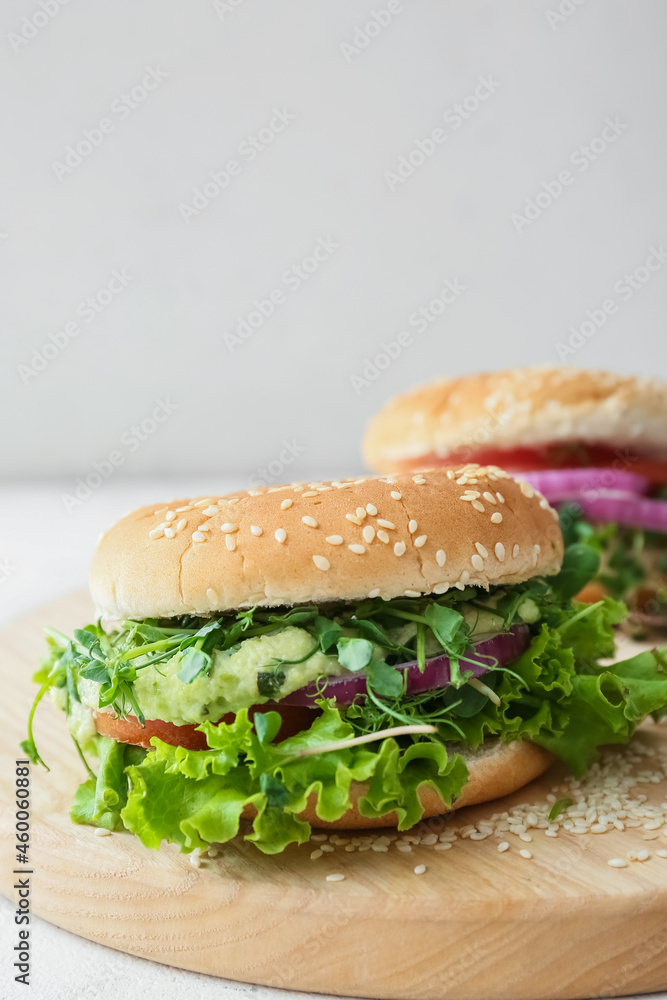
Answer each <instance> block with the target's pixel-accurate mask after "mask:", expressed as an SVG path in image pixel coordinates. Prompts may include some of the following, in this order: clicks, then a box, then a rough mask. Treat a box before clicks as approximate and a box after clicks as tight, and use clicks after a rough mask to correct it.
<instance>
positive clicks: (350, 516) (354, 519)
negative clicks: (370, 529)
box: [345, 514, 361, 525]
mask: <svg viewBox="0 0 667 1000" xmlns="http://www.w3.org/2000/svg"><path fill="white" fill-rule="evenodd" d="M345 517H346V518H347V519H348V521H352V524H358V525H361V521H360V520H359V518H358V517H357V515H356V514H346V515H345Z"/></svg>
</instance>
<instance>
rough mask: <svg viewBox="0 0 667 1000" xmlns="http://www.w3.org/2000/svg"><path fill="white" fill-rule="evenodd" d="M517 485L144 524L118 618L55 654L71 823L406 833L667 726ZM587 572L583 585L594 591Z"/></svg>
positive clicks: (416, 487)
mask: <svg viewBox="0 0 667 1000" xmlns="http://www.w3.org/2000/svg"><path fill="white" fill-rule="evenodd" d="M585 573H586V570H585V569H584V570H582V569H581V567H580V565H579V562H578V561H577V560H574V561H573V560H571V559H569V558H568V554H567V552H566V554H565V560H564V561H563V545H562V536H561V532H560V530H559V527H558V522H557V519H556V514H555V512H554V511H553V510H552V508H551V507H550V506H549V504H548V502H547V501H546V500H545V499H544V497H543V496H542V495H541V494H540V493H538V492H536V491H535V490H534V489H533V488H532V487H531V486H530V485H528V484H527V483H526V482H519V481H517V480H515V479H513V478H512V477H511V476H509V475H508V474H507V473H506V472H504V471H502V470H501V469H499V468H496V467H493V466H490V467H488V468H482V467H479V466H477V465H459V466H455V467H454V468H439V469H432V470H428V471H424V472H422V473H418V474H412V475H410V474H401V475H396V476H385V477H380V478H367V479H356V480H352V481H345V482H332V483H308V484H305V483H300V484H291V485H287V486H280V487H273V488H271V489H267V490H250V491H240V492H238V493H236V494H234V495H229V496H224V497H222V498H217V497H206V498H201V499H199V498H196V499H192V500H177V501H174V502H172V503H170V504H168V505H152V506H149V507H142V508H140V509H139V510H136V511H134V512H133V513H131V514H129V515H128V516H127V517H125V518H124V519H123V520H121V521H119V522H118V523H117V524H116V525H115V526H114V527H113V528H112V529H111V530H110V531H109V532H108V533H107V534H106V535H104V536H103V537H102V539H101V541H100V543H99V546H98V549H97V552H96V553H95V556H94V560H93V565H92V572H91V589H92V595H93V598H94V601H95V603H96V605H97V607H98V610H99V614H100V619H99V620H98V621H97V622H96V623H95V624H90V625H87V626H86V627H85V628H81V629H76V630H75V631H74V634H73V635H72V637H68V636H66V635H63V634H62V633H60V632H58V631H56V630H54V629H49V630H47V632H48V644H49V652H48V656H47V657H46V659H45V661H44V662H43V664H42V666H41V669H40V671H39V673H38V674H37V676H36V680H37V681H38V682H39V683H40V685H41V686H40V690H39V694H38V695H37V698H36V701H35V706H33V710H32V712H31V715H30V720H29V727H28V728H29V733H28V739H27V740H26V741H25V743H24V744H23V747H24V749H25V750H26V751H27V752H28V753H29V754H30V756H31V757H32V759H33V760H34V761H40V760H41V758H40V757H39V752H38V749H37V747H36V745H35V738H34V733H33V717H34V711H35V707H36V705H37V703H38V702H39V700H40V698H41V697H43V695H44V694H45V693H46V692H47V691H49V690H51V692H52V695H53V697H54V698H55V701H56V703H57V705H58V706H59V707H60V708H62V709H63V710H64V711H65V712H66V716H67V724H68V727H69V731H70V733H71V735H72V738H73V740H74V742H75V744H76V747H77V749H78V751H79V754H80V756H81V758H82V766H85V767H86V768H87V769H88V773H89V777H88V779H87V780H86V781H84V782H83V784H82V785H81V786H80V787H79V789H78V791H77V792H76V795H75V798H74V803H73V806H72V811H71V816H72V819H73V821H74V822H75V823H88V824H92V825H95V826H99V827H104V828H106V829H109V830H116V829H118V830H120V829H123V828H126V829H127V830H129V831H131V832H132V833H134V834H136V835H137V836H138V837H139V838H140V839H141V840H142V841H143V843H144V844H145V845H146V846H148V847H153V848H157V847H159V845H160V843H161V841H163V840H166V841H170V842H173V843H175V844H178V845H179V846H180V848H181V850H182V851H191V850H193V849H195V848H200V849H202V850H205V849H206V848H207V847H208V846H209V845H210V844H212V843H223V842H225V841H228V840H230V839H231V838H232V837H234V836H235V835H236V834H237V833H238V832H239V830H241V832H243V833H244V834H245V836H246V839H248V840H249V841H251V842H253V843H254V844H256V846H257V847H258V848H259V849H261V850H262V851H264V852H266V853H276V852H279V851H281V850H283V849H284V848H285V847H286V846H287V845H288V844H290V843H293V842H296V843H302V842H304V841H306V840H307V839H308V837H309V833H310V829H311V824H312V825H313V826H317V827H336V826H338V827H347V828H355V827H371V826H387V825H397V826H398V827H399V828H400V829H401V830H404V829H407V828H409V827H411V826H413V825H414V824H415V823H417V822H418V821H419V820H420V819H421V818H422V817H428V816H432V815H436V814H440V813H443V812H445V811H448V810H449V809H456V808H457V807H459V806H463V805H468V804H470V803H475V802H481V801H485V800H488V799H493V798H495V797H498V796H501V795H504V794H506V793H508V792H511V791H513V790H515V789H517V788H519V787H521V786H522V785H524V784H525V783H526V782H528V781H530V780H531V779H533V778H535V777H536V776H537V775H539V774H540V773H541V772H543V771H544V770H545V768H546V767H547V766H548V765H549V764H550V762H551V761H552V760H553V758H554V756H557V757H560V758H561V759H562V760H564V761H565V762H566V764H567V765H568V766H569V767H570V768H571V769H572V770H573V771H574V772H575V773H578V774H579V773H582V772H583V771H584V770H585V768H586V767H587V766H588V765H589V764H590V763H591V761H593V760H594V759H595V758H596V755H597V748H598V746H599V745H601V744H605V743H619V742H625V741H627V740H628V739H629V738H630V736H631V735H632V732H633V730H634V728H635V726H636V724H637V722H638V721H640V720H641V719H642V718H643V717H644V716H646V715H647V714H649V713H651V712H655V713H657V712H659V711H660V710H661V709H662V707H663V706H664V705H665V704H666V703H667V650H664V651H663V653H662V654H661V653H660V652H648V653H643V654H641V655H640V656H638V657H635V658H634V659H632V660H629V661H627V662H626V663H621V664H616V665H615V666H613V667H602V666H599V665H598V660H599V658H600V657H608V656H610V655H611V654H612V652H613V645H614V644H613V631H612V625H613V624H614V623H615V622H617V621H618V620H619V619H620V617H622V615H623V613H624V608H623V606H622V605H621V604H620V603H618V602H616V601H614V600H613V599H612V598H610V597H605V599H604V600H601V601H599V602H598V603H596V604H594V605H584V604H578V603H576V602H573V601H572V595H573V594H575V593H576V592H577V591H578V590H579V589H580V588H581V586H582V585H583V584H584V583H585V582H586V580H585ZM582 574H583V575H582Z"/></svg>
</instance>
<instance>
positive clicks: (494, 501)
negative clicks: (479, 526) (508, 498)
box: [482, 490, 497, 504]
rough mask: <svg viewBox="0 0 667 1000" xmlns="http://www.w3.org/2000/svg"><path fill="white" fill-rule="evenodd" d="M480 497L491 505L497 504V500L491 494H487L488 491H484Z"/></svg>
mask: <svg viewBox="0 0 667 1000" xmlns="http://www.w3.org/2000/svg"><path fill="white" fill-rule="evenodd" d="M482 496H483V497H484V499H485V500H488V501H489V503H492V504H495V503H497V500H496V498H495V497H494V495H493V493H489V491H488V490H487V491H486V493H482Z"/></svg>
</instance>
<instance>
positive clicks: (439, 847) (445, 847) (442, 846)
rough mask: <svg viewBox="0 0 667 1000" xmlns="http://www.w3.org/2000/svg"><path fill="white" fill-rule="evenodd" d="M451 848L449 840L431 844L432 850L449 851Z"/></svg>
mask: <svg viewBox="0 0 667 1000" xmlns="http://www.w3.org/2000/svg"><path fill="white" fill-rule="evenodd" d="M451 849H452V845H451V843H450V842H444V841H443V843H441V844H434V845H433V850H434V851H451Z"/></svg>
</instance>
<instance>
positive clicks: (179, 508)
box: [176, 504, 192, 514]
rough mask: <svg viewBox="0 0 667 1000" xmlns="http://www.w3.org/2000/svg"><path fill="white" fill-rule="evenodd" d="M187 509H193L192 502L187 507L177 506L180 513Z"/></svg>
mask: <svg viewBox="0 0 667 1000" xmlns="http://www.w3.org/2000/svg"><path fill="white" fill-rule="evenodd" d="M185 510H192V504H188V505H187V506H186V507H177V508H176V512H177V513H178V514H180V513H182V512H183V511H185Z"/></svg>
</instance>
